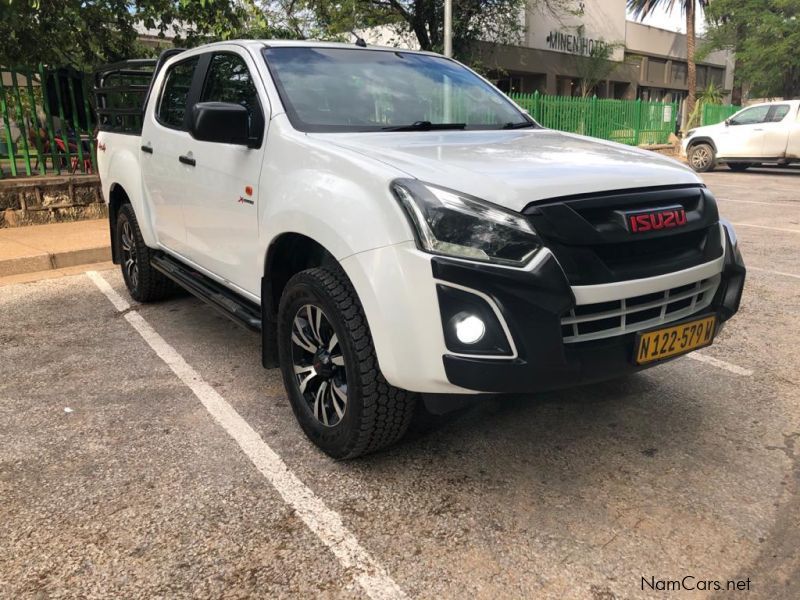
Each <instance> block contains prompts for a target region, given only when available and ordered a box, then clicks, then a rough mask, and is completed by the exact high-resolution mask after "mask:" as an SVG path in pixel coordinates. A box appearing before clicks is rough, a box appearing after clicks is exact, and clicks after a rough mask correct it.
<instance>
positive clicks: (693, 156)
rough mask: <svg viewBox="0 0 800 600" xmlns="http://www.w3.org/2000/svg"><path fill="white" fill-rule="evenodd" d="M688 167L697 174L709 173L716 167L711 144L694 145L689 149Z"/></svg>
mask: <svg viewBox="0 0 800 600" xmlns="http://www.w3.org/2000/svg"><path fill="white" fill-rule="evenodd" d="M688 158H689V166H690V167H692V169H694V170H695V171H696V172H697V173H705V172H706V171H711V170H713V169H714V167H715V166H716V157H715V156H714V148H712V147H711V144H703V143H701V144H695V145H694V146H692V147H691V148H689V156H688Z"/></svg>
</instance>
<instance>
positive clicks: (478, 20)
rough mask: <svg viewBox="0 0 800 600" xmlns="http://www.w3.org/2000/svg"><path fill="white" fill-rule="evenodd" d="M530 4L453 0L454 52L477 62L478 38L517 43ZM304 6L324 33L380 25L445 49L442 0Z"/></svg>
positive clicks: (316, 1)
mask: <svg viewBox="0 0 800 600" xmlns="http://www.w3.org/2000/svg"><path fill="white" fill-rule="evenodd" d="M537 1H538V2H540V3H548V4H561V3H567V2H568V0H537ZM528 4H529V3H528V2H526V0H488V1H487V0H453V54H454V56H456V57H457V58H460V59H462V60H467V61H474V60H478V59H479V57H478V56H477V54H476V51H477V48H476V44H475V41H476V40H478V39H483V40H492V41H496V42H498V43H507V44H513V43H516V42H518V41H519V39H520V36H521V34H522V33H523V29H524V27H523V25H522V19H521V16H522V11H523V10H525V9H526V7H527V6H528ZM295 6H297V5H295ZM306 8H307V9H308V10H309V11H310V12H311V13H312V14H313V15H314V16H315V17H316V19H317V24H318V27H319V29H321V30H323V31H324V32H325V33H327V34H328V35H337V34H338V35H340V36H341V35H345V34H347V33H349V32H352V31H354V30H363V29H367V28H370V27H384V28H386V30H387V31H388V32H390V33H391V34H392V35H393V36H394V39H395V41H396V42H397V43H398V44H401V43H402V41H401V40H402V39H404V38H407V37H408V36H409V35H410V36H413V37H414V38H416V41H417V43H418V44H419V47H420V48H422V49H423V50H432V51H435V52H441V51H442V50H443V48H444V0H345V2H343V3H339V2H330V0H307V4H306Z"/></svg>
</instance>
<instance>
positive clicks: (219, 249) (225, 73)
mask: <svg viewBox="0 0 800 600" xmlns="http://www.w3.org/2000/svg"><path fill="white" fill-rule="evenodd" d="M201 64H203V65H206V64H207V65H208V68H207V72H206V73H205V78H204V81H203V84H202V91H201V93H200V97H199V101H200V102H233V103H236V104H241V105H242V106H244V107H245V108H247V110H248V113H249V116H250V135H251V137H252V142H251V144H250V145H249V146H244V145H236V144H222V143H217V142H203V141H199V140H196V139H193V138H190V139H188V140H186V141H185V144H184V146H183V147H182V150H183V152H185V153H188V154H189V155H190V156H191V157H192V159H193V160H194V161H195V165H194V166H193V167H191V169H192V177H191V180H190V181H189V182H188V187H187V190H186V191H185V192H184V194H183V196H182V198H183V215H184V219H185V223H186V255H187V257H188V258H189V259H190V260H192V261H193V262H195V263H197V264H198V265H200V266H202V267H204V268H205V269H207V270H209V271H210V272H211V273H213V274H214V275H216V276H217V277H219V278H221V279H223V280H225V281H226V282H228V283H231V284H233V285H234V286H235V287H238V288H239V289H240V290H244V291H245V292H249V293H250V294H252V295H254V296H259V295H260V293H261V273H259V272H258V268H257V265H258V262H259V261H258V256H257V248H258V215H259V210H258V180H259V177H260V175H261V165H262V163H263V159H264V146H265V142H264V140H265V136H266V123H268V119H267V118H266V113H267V111H266V110H265V107H268V106H269V104H268V102H267V98H266V94H265V93H264V91H263V89H261V88H262V86H261V85H260V82H258V80H257V79H256V78H255V77H254V76H253V74H254V73H256V69H255V65H254V64H252V59H251V57H250V56H249V55H248V54H247V53H245V52H243V51H241V52H240V51H238V50H236V49H233V48H232V49H231V50H224V51H218V52H214V53H213V54H206V55H204V58H203V60H202V61H201Z"/></svg>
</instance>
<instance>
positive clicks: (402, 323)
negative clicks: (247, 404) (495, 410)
mask: <svg viewBox="0 0 800 600" xmlns="http://www.w3.org/2000/svg"><path fill="white" fill-rule="evenodd" d="M96 91H97V105H98V109H97V110H98V118H99V121H100V132H99V136H98V137H99V139H98V143H99V150H100V151H99V153H98V154H99V157H98V158H99V168H100V177H101V180H102V189H103V195H104V197H105V199H106V201H107V202H108V205H109V216H110V226H111V235H112V240H113V257H114V260H115V261H116V262H117V263H119V264H120V265H121V269H122V275H123V277H124V280H125V283H126V285H127V287H128V290H129V291H130V294H131V295H132V297H133V298H134V299H136V300H137V301H140V302H149V301H154V300H159V299H162V298H164V297H166V296H167V295H168V294H170V293H171V292H172V290H174V289H176V288H184V289H187V290H189V291H190V292H192V293H193V294H195V295H197V296H198V297H200V298H201V299H203V300H205V301H206V302H208V303H209V304H210V305H211V306H212V307H214V308H216V309H217V310H219V311H221V312H222V313H224V314H225V315H226V316H228V317H230V318H232V319H234V320H235V321H237V322H238V323H240V324H241V325H243V326H244V327H246V328H248V329H251V330H253V331H256V332H258V333H259V334H260V335H261V337H262V362H263V364H264V366H265V367H280V369H281V372H282V376H283V381H284V384H285V387H286V391H287V394H288V397H289V400H290V402H291V406H292V409H293V411H294V413H295V415H296V417H297V420H298V421H299V423H300V425H301V426H302V428H303V430H304V431H305V433H306V434H307V435H308V437H309V438H310V439H311V440H312V441H313V442H314V443H316V444H317V445H318V446H319V447H320V448H321V449H322V450H324V451H325V452H326V453H328V454H329V455H331V456H333V457H336V458H351V457H355V456H359V455H361V454H364V453H366V452H370V451H374V450H377V449H378V448H381V447H383V446H386V445H388V444H390V443H392V442H394V441H396V440H397V439H399V438H400V437H401V436H402V435H403V433H404V432H405V430H406V429H407V427H408V425H409V423H410V421H411V419H412V416H413V414H414V412H415V407H416V406H417V404H418V403H419V402H424V403H425V405H426V406H427V407H428V409H429V410H432V411H444V410H446V409H448V408H450V407H453V406H458V405H459V404H460V403H461V402H462V401H463V399H464V398H465V397H466V396H474V395H480V394H502V393H528V392H536V391H541V390H548V389H555V388H560V387H565V386H572V385H576V384H586V383H592V382H596V381H601V380H605V379H609V378H613V377H619V376H623V375H626V374H630V373H634V372H636V371H639V370H641V369H644V368H647V367H650V366H652V365H654V364H657V363H659V362H661V361H664V360H668V359H670V358H673V357H675V356H678V355H680V354H683V353H686V352H689V351H692V350H695V349H697V348H701V347H704V346H707V345H708V344H711V343H712V341H713V339H714V336H715V335H716V334H717V333H718V332H719V330H720V328H721V327H722V326H723V324H724V323H725V322H726V321H727V320H728V319H730V318H731V317H732V316H733V315H734V314H735V313H736V311H737V310H738V307H739V301H740V297H741V293H742V288H743V285H744V277H745V269H744V265H743V262H742V257H741V254H740V252H739V249H738V244H737V240H736V235H735V233H734V230H733V228H732V227H731V225H730V224H729V223H727V222H725V221H724V220H722V219H720V217H719V215H718V212H717V205H716V202H715V200H714V197H713V196H712V194H711V193H710V191H709V190H708V188H706V186H705V185H703V183H702V182H701V181H700V180H699V179H698V177H697V175H695V174H694V173H693V172H692V171H691V170H690V169H689V168H687V167H685V166H683V165H681V164H679V163H678V162H676V161H673V160H671V159H668V158H665V157H661V156H658V155H656V154H653V153H650V152H648V151H645V150H640V149H636V148H631V147H627V146H623V145H619V144H615V143H611V142H605V141H601V140H597V139H592V138H588V137H584V136H580V135H573V134H568V133H563V132H559V131H554V130H550V129H546V128H544V127H541V126H540V125H539V124H537V123H536V122H535V121H534V120H533V119H531V118H530V117H529V116H528V115H527V114H526V113H525V112H524V111H523V110H521V109H520V108H519V107H518V106H517V105H516V104H515V103H513V102H512V101H511V100H510V99H509V98H507V97H506V96H504V95H503V94H502V93H501V92H500V91H498V90H497V89H496V88H495V87H494V86H492V85H491V84H490V83H488V82H487V81H486V80H484V79H483V78H482V77H480V76H479V75H477V74H476V73H474V72H473V71H471V70H470V69H468V68H467V67H465V66H463V65H461V64H460V63H458V62H456V61H454V60H452V59H449V58H445V57H443V56H440V55H437V54H433V53H429V52H415V51H407V50H399V49H396V48H373V47H366V48H364V47H359V46H356V45H346V44H334V43H317V42H290V41H252V40H250V41H231V42H222V43H215V44H210V45H207V46H202V47H198V48H194V49H192V50H187V51H170V52H167V53H166V54H164V55H162V57H161V58H160V59H159V60H158V61H126V62H125V63H120V64H116V65H109V66H107V67H104V68H103V69H101V70H99V71H98V72H97V74H96ZM131 98H137V100H136V102H133V103H131V102H130V99H131ZM125 99H127V100H128V101H129V102H128V103H127V104H126V102H125Z"/></svg>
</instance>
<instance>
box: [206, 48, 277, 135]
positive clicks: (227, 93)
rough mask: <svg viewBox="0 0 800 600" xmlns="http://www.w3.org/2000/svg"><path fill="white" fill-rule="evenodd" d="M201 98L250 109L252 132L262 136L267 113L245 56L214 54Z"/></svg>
mask: <svg viewBox="0 0 800 600" xmlns="http://www.w3.org/2000/svg"><path fill="white" fill-rule="evenodd" d="M200 101H201V102H231V103H233V104H240V105H241V106H244V107H245V108H246V109H247V113H248V115H249V116H250V135H251V136H253V137H259V138H260V137H261V132H262V131H263V129H264V115H263V113H262V112H261V103H260V102H259V101H258V92H257V91H256V86H255V84H254V83H253V78H252V77H251V76H250V71H249V70H248V68H247V64H246V63H245V62H244V59H243V58H242V57H241V56H239V55H238V54H232V53H227V52H225V53H219V54H215V55H214V56H212V57H211V64H210V65H209V67H208V74H207V75H206V81H205V85H203V93H202V95H201V96H200Z"/></svg>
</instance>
